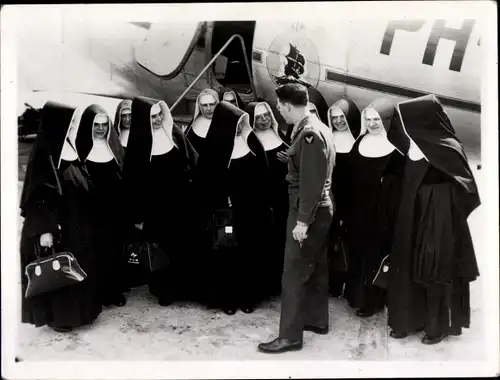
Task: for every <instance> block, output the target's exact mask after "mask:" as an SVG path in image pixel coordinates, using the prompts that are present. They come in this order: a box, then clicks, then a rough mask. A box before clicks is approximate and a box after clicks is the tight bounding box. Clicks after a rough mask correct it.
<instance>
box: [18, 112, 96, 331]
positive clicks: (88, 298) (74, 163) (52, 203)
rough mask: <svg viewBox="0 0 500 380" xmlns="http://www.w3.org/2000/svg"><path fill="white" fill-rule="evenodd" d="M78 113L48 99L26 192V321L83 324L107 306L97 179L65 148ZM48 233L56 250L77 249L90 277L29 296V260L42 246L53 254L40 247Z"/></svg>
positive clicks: (70, 325) (23, 203)
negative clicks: (94, 203) (94, 195)
mask: <svg viewBox="0 0 500 380" xmlns="http://www.w3.org/2000/svg"><path fill="white" fill-rule="evenodd" d="M78 116H79V115H77V112H75V109H74V108H71V107H68V106H65V105H62V104H58V103H53V102H47V103H46V104H45V106H44V107H43V109H42V116H41V124H40V129H39V132H38V135H37V139H36V142H35V144H34V147H33V149H32V152H31V156H30V159H29V162H28V168H27V172H26V179H25V181H24V186H23V192H22V196H21V215H22V216H23V217H24V224H23V228H22V232H21V270H22V273H21V276H22V289H23V297H22V322H24V323H30V324H33V325H35V326H37V327H40V326H44V325H49V326H51V327H54V328H75V327H79V326H82V325H86V324H89V323H92V322H93V321H94V320H95V319H96V318H97V316H98V315H99V314H100V312H101V310H102V306H101V300H100V298H99V289H98V276H97V269H98V267H97V265H98V261H97V260H98V258H97V256H96V254H95V251H94V244H93V238H92V230H91V215H90V213H89V210H90V205H91V198H90V194H89V189H90V188H91V183H90V180H89V178H88V173H87V170H86V168H85V165H84V164H83V163H82V162H80V160H79V159H78V157H77V154H76V150H74V148H72V147H69V146H66V147H65V148H66V149H72V155H64V154H63V146H64V145H65V141H66V140H67V139H68V134H69V132H70V124H71V123H72V117H75V122H74V123H73V125H74V127H75V128H77V127H78V121H77V119H78ZM73 143H74V141H73ZM72 145H73V144H72ZM73 147H74V145H73ZM70 156H71V158H70ZM65 157H66V159H65ZM45 233H51V234H52V235H53V238H54V246H55V250H56V252H57V251H63V250H67V251H70V252H71V253H73V255H74V256H75V258H76V260H77V261H78V263H79V264H80V265H81V267H82V269H83V270H84V271H85V272H86V273H87V276H88V277H87V278H86V279H85V280H84V281H82V282H81V283H79V284H76V285H72V286H68V287H65V288H62V289H59V290H57V291H54V292H50V293H46V294H42V295H39V296H36V297H33V298H30V299H25V298H24V292H25V289H26V286H27V278H26V276H25V275H24V268H25V266H26V265H27V264H29V263H30V262H32V261H33V260H35V259H36V252H40V255H41V256H44V255H46V254H50V251H49V252H45V250H44V249H42V248H41V247H40V236H41V235H42V234H45Z"/></svg>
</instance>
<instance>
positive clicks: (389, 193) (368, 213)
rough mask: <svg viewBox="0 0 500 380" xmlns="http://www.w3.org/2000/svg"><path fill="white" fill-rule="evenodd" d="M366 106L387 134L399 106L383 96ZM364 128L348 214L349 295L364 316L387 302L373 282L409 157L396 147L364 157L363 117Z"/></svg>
mask: <svg viewBox="0 0 500 380" xmlns="http://www.w3.org/2000/svg"><path fill="white" fill-rule="evenodd" d="M367 108H372V109H374V110H375V111H377V112H378V114H379V115H380V118H381V121H382V124H383V127H384V129H385V131H382V132H381V133H386V132H387V133H388V132H389V131H390V129H391V128H392V125H391V120H392V117H393V114H394V105H393V104H392V103H391V102H389V101H386V99H378V100H376V101H375V102H373V103H372V104H370V105H369V106H368V107H367ZM361 126H362V127H361V133H360V137H359V138H358V139H357V140H356V143H355V144H354V146H353V147H352V150H351V157H350V161H351V162H350V165H351V170H350V173H351V178H352V182H351V185H350V188H351V190H350V191H351V197H350V204H349V205H350V210H349V213H348V214H347V215H345V217H346V220H345V223H346V229H347V243H348V244H347V245H348V247H349V269H348V275H347V276H348V279H347V281H346V286H345V291H344V297H345V298H346V299H347V301H348V302H349V305H350V306H351V307H352V308H357V309H359V310H358V314H359V315H360V316H368V315H371V314H372V313H374V312H377V311H380V310H382V309H383V308H384V305H385V294H384V291H383V290H382V289H380V288H378V287H375V286H373V285H372V281H373V279H374V277H375V274H376V272H377V270H378V268H379V264H380V262H381V260H382V259H383V258H384V257H385V256H386V255H388V254H389V253H390V249H391V244H392V232H393V226H394V220H395V217H396V213H397V207H398V202H399V197H400V193H401V179H402V175H403V174H402V171H403V166H404V156H403V154H402V153H401V152H400V151H398V150H397V149H393V150H392V152H390V153H388V154H386V155H383V156H381V157H365V156H363V155H362V154H361V153H360V144H361V142H362V141H363V139H364V138H365V137H366V136H367V133H368V132H367V129H366V127H365V126H364V125H363V120H362V124H361ZM385 141H386V143H387V145H390V144H389V142H388V141H387V140H385ZM392 148H393V147H392ZM389 151H390V149H389Z"/></svg>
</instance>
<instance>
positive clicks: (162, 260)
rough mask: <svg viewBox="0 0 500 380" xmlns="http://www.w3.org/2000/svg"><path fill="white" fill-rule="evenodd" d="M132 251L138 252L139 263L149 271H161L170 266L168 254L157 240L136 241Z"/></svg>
mask: <svg viewBox="0 0 500 380" xmlns="http://www.w3.org/2000/svg"><path fill="white" fill-rule="evenodd" d="M134 250H135V251H136V252H134ZM131 252H133V253H137V255H138V258H139V264H140V265H142V267H143V268H144V269H145V270H146V271H148V272H156V271H160V270H163V269H166V268H167V267H168V266H169V260H168V257H167V254H166V253H165V252H164V251H163V250H162V249H161V248H160V246H159V244H158V243H156V242H153V241H144V242H140V243H136V244H134V245H132V250H131Z"/></svg>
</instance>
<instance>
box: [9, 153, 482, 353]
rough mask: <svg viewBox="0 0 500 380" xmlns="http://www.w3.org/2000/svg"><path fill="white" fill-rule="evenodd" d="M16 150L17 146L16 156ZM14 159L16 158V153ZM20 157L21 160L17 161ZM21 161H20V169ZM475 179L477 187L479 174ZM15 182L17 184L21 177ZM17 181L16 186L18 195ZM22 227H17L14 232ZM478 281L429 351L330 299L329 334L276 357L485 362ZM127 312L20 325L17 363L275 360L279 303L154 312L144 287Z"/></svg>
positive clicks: (475, 218) (309, 336) (476, 230)
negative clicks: (79, 324)
mask: <svg viewBox="0 0 500 380" xmlns="http://www.w3.org/2000/svg"><path fill="white" fill-rule="evenodd" d="M21 149H22V146H21V144H20V150H21ZM20 153H21V152H20ZM21 156H22V154H21ZM25 162H26V157H24V158H23V157H21V160H20V163H19V164H20V169H21V166H22V165H23V164H25ZM474 174H475V176H476V180H477V181H478V184H479V185H480V183H481V176H482V175H483V174H484V171H477V170H476V169H475V166H474ZM20 179H22V177H21V178H20ZM21 188H22V182H19V190H20V189H21ZM482 214H483V207H480V208H479V209H477V210H476V211H475V212H474V213H473V214H472V215H471V217H470V219H469V224H470V226H471V232H472V236H473V239H474V244H475V248H476V254H477V256H478V260H479V265H480V268H484V265H487V263H485V262H484V259H485V257H484V256H485V255H484V254H485V252H487V251H486V250H485V249H482V246H481V244H482V241H481V239H480V237H481V234H480V230H481V222H480V221H481V215H482ZM20 228H21V226H19V231H20ZM483 286H484V285H483V284H482V283H481V279H479V280H478V281H476V282H475V283H473V284H472V285H471V303H472V324H471V328H470V329H467V330H464V331H463V335H462V336H460V337H448V338H447V339H446V340H444V341H443V342H442V343H440V344H438V345H435V346H424V345H422V344H421V342H420V339H421V336H412V337H408V338H406V339H402V340H394V339H392V338H389V337H388V327H387V315H386V313H385V312H384V313H381V314H379V315H377V316H374V317H371V318H367V319H361V318H358V317H356V316H355V314H354V312H353V311H352V310H350V308H349V307H348V306H347V305H346V302H345V301H344V300H341V299H331V300H330V333H329V334H328V335H325V336H321V335H315V334H313V333H310V332H305V334H304V348H303V350H302V351H299V352H291V353H287V354H285V355H280V357H279V359H280V360H297V359H299V360H312V359H314V360H358V361H407V360H411V361H415V360H422V361H449V360H451V361H477V360H483V359H484V356H485V344H484V337H485V336H484V334H485V331H484V329H483V312H482V309H483V308H482V287H483ZM127 298H128V302H127V305H126V306H124V307H121V308H117V307H113V308H107V309H105V310H104V311H103V313H102V314H101V315H100V316H99V318H98V319H97V321H96V322H95V323H94V324H93V325H92V326H90V327H85V328H80V329H78V330H75V331H73V332H71V333H68V334H62V333H57V332H54V331H53V330H51V329H50V328H47V327H43V328H35V327H33V326H31V325H26V324H22V325H21V326H20V328H19V331H20V333H19V339H18V348H17V357H18V358H19V359H20V360H22V361H26V362H29V361H47V360H49V361H53V360H57V361H59V360H71V361H73V360H75V361H80V360H106V361H112V360H117V361H121V360H126V361H140V360H147V361H165V360H188V361H189V360H206V359H213V360H217V359H218V360H226V361H227V360H243V359H245V360H275V359H276V356H274V355H265V354H261V353H259V352H258V351H257V344H258V343H260V342H265V341H268V340H270V339H272V338H274V337H275V336H276V334H277V332H278V323H279V309H280V303H279V300H275V301H272V302H269V303H267V304H265V305H263V306H262V307H261V308H260V309H258V310H256V311H255V312H254V313H253V314H250V315H247V314H244V313H242V312H241V311H239V312H238V313H237V314H236V315H233V316H227V315H225V314H224V313H222V312H215V311H212V310H205V309H204V308H202V307H200V306H198V305H189V304H179V305H173V306H170V307H166V308H164V307H161V306H159V305H158V304H157V303H156V301H155V299H154V298H153V297H152V296H150V295H149V294H148V291H147V288H137V289H133V290H132V291H131V292H130V294H128V296H127Z"/></svg>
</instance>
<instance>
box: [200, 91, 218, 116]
mask: <svg viewBox="0 0 500 380" xmlns="http://www.w3.org/2000/svg"><path fill="white" fill-rule="evenodd" d="M216 105H217V99H215V98H214V97H213V96H212V95H210V94H206V95H202V96H201V98H200V111H201V113H202V115H203V116H205V117H206V118H207V119H211V118H212V117H213V116H214V110H215V106H216Z"/></svg>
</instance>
